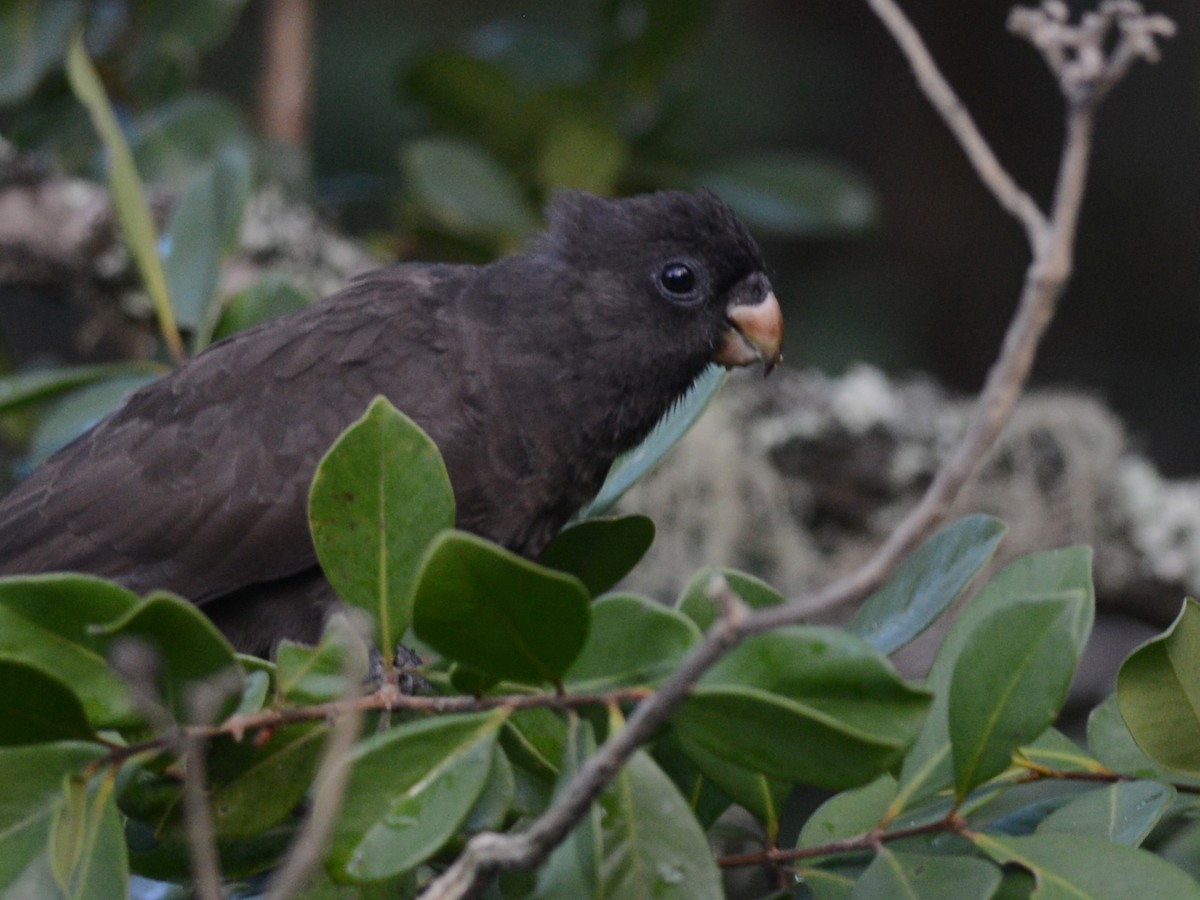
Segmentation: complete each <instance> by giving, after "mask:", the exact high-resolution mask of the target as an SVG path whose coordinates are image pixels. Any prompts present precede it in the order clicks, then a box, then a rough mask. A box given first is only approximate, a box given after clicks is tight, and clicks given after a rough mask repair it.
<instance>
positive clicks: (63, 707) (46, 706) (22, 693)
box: [0, 657, 92, 747]
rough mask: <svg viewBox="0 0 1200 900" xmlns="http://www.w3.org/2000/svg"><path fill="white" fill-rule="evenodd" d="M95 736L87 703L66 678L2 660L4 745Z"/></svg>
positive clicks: (0, 737) (0, 733) (0, 731)
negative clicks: (88, 715) (85, 703)
mask: <svg viewBox="0 0 1200 900" xmlns="http://www.w3.org/2000/svg"><path fill="white" fill-rule="evenodd" d="M90 737H92V727H91V725H89V724H88V719H87V713H85V712H84V709H83V703H82V702H80V700H79V698H78V697H77V696H76V695H75V692H74V691H73V690H71V688H70V686H68V685H67V683H66V682H64V681H63V680H62V679H60V678H58V677H57V676H55V675H52V674H50V672H49V671H46V670H43V669H40V668H37V667H35V666H32V665H30V664H29V663H27V662H23V661H20V660H14V659H10V658H6V657H0V746H8V747H11V746H16V745H20V744H40V743H46V742H49V741H70V740H84V739H87V738H90Z"/></svg>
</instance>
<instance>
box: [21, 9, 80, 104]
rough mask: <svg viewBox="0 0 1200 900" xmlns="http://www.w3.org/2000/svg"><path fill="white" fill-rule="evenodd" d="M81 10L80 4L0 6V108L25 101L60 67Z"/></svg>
mask: <svg viewBox="0 0 1200 900" xmlns="http://www.w3.org/2000/svg"><path fill="white" fill-rule="evenodd" d="M82 8H83V4H82V3H80V2H79V0H6V2H4V3H0V106H6V105H8V104H10V103H15V102H16V101H18V100H22V99H24V98H25V97H26V96H27V95H28V94H30V93H32V91H33V89H34V88H35V87H37V85H38V82H39V81H41V80H42V77H43V76H45V75H46V74H47V73H49V72H51V71H52V70H54V69H56V68H57V67H58V66H59V65H61V64H62V58H63V54H64V53H66V51H67V43H68V42H69V40H70V38H71V31H72V29H73V28H74V27H75V23H76V21H78V19H79V14H80V12H81V11H82Z"/></svg>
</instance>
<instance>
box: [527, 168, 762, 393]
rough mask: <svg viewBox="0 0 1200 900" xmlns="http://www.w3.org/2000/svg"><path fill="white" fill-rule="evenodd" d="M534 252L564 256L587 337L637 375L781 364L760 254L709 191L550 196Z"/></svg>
mask: <svg viewBox="0 0 1200 900" xmlns="http://www.w3.org/2000/svg"><path fill="white" fill-rule="evenodd" d="M547 219H548V222H549V228H548V230H547V232H546V233H545V234H544V235H543V236H542V237H541V238H540V239H539V242H538V245H537V249H538V250H539V251H540V252H542V253H549V254H552V255H553V256H554V257H556V258H557V259H558V260H559V261H560V262H561V263H565V264H566V265H567V266H568V267H569V269H570V270H571V272H572V273H574V274H575V275H577V276H578V278H579V281H580V289H581V292H582V294H583V295H584V296H586V297H587V298H588V306H587V308H586V309H584V310H582V311H581V313H580V314H581V315H583V316H585V321H586V325H587V326H588V328H589V331H590V334H591V336H592V338H593V339H594V340H595V341H597V342H598V343H600V344H602V345H610V346H612V347H613V348H614V349H613V352H616V353H619V354H621V355H622V356H624V357H625V358H627V359H628V360H629V362H630V363H631V365H633V366H636V367H637V368H638V369H640V370H641V371H643V372H646V371H647V370H649V371H653V372H661V373H673V372H675V371H678V372H679V373H680V374H681V375H684V374H686V375H687V380H688V381H690V379H691V378H692V377H694V376H695V374H697V373H698V372H699V371H700V370H701V369H702V368H704V366H705V365H707V364H708V363H710V362H715V363H718V364H720V365H723V366H726V367H734V366H748V365H751V364H753V363H756V362H762V363H763V367H764V369H765V370H766V371H767V372H770V371H771V369H772V368H774V367H775V366H776V365H777V364H778V363H779V361H780V358H781V345H782V343H783V316H782V314H781V312H780V309H779V302H778V301H777V300H776V298H775V293H774V291H773V290H772V289H771V283H770V281H769V280H768V278H767V275H766V271H765V269H766V266H765V264H764V262H763V258H762V252H761V251H760V250H759V248H758V245H757V244H756V243H755V241H754V238H752V237H751V236H750V233H749V231H747V230H746V227H745V226H744V225H743V224H742V223H741V222H740V221H739V220H738V218H737V217H736V216H735V215H734V214H733V212H732V211H731V210H730V209H729V207H728V206H726V205H725V204H724V203H723V202H722V201H721V200H720V199H719V198H718V197H717V196H716V194H713V193H712V192H711V191H700V192H698V193H688V192H685V191H660V192H657V193H653V194H643V195H640V196H637V197H630V198H626V199H619V200H605V199H600V198H598V197H593V196H590V195H588V194H582V193H579V192H575V191H564V192H561V193H559V194H557V195H556V196H555V199H554V200H553V201H552V203H551V205H550V207H549V209H548V211H547Z"/></svg>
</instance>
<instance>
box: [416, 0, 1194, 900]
mask: <svg viewBox="0 0 1200 900" xmlns="http://www.w3.org/2000/svg"><path fill="white" fill-rule="evenodd" d="M867 3H868V4H869V5H870V6H871V8H872V9H873V10H874V11H875V13H876V15H877V16H878V17H879V19H880V20H881V21H882V22H883V24H884V25H885V26H886V27H887V29H888V30H889V31H890V32H891V34H892V36H893V37H894V38H895V40H896V42H897V43H898V44H899V45H900V48H901V49H902V50H903V51H904V53H905V55H906V56H907V57H908V60H909V63H910V65H911V66H912V68H913V71H914V73H915V75H916V78H917V81H918V83H919V84H920V86H921V88H922V90H923V91H924V92H925V93H926V95H927V96H928V98H929V100H930V102H931V103H932V104H933V106H934V107H935V109H937V111H938V112H939V113H940V114H941V116H942V118H943V119H944V120H945V122H946V125H947V127H949V129H950V131H951V132H952V133H953V134H954V136H955V137H956V138H957V139H958V141H959V143H960V144H961V145H962V147H963V150H964V152H965V153H966V154H967V158H968V159H969V160H970V162H971V164H972V165H973V166H974V168H975V170H976V172H977V173H978V174H979V177H980V179H981V180H982V181H983V183H984V184H985V185H986V186H987V187H988V189H989V190H990V191H991V192H992V193H993V195H994V196H995V197H996V200H997V202H999V203H1000V205H1001V206H1002V207H1003V208H1004V209H1006V210H1007V211H1008V212H1009V213H1010V214H1011V215H1013V216H1014V217H1015V218H1016V219H1017V220H1018V221H1019V222H1020V223H1021V224H1022V226H1023V227H1024V229H1025V231H1026V234H1027V236H1028V239H1029V244H1030V247H1031V251H1032V257H1033V258H1032V260H1031V262H1030V264H1029V267H1028V269H1027V271H1026V277H1025V282H1024V285H1023V287H1022V289H1021V296H1020V300H1019V304H1018V307H1017V311H1016V314H1015V315H1014V317H1013V320H1012V323H1011V324H1010V326H1009V329H1008V331H1007V333H1006V334H1005V337H1004V342H1003V345H1002V347H1001V349H1000V353H999V356H998V358H997V359H996V361H995V363H994V364H993V365H992V368H991V370H990V371H989V373H988V377H987V380H986V382H985V385H984V388H983V391H982V393H981V395H980V397H979V400H978V401H977V404H976V409H975V412H974V414H973V416H972V418H971V420H970V422H969V424H968V427H967V430H966V433H965V434H964V435H963V437H962V438H961V439H960V441H959V443H958V445H957V448H956V449H955V451H954V452H953V454H952V455H951V456H950V458H949V459H948V460H947V462H946V464H945V465H944V466H943V467H942V469H941V470H940V471H939V472H938V474H937V476H936V477H935V478H934V480H933V482H932V483H931V484H930V486H929V488H928V490H927V491H926V493H925V495H924V497H923V498H922V499H921V501H920V502H919V503H918V505H917V506H916V507H915V508H914V509H913V510H912V511H911V512H910V513H909V514H908V515H907V516H906V517H905V519H904V520H903V521H902V522H901V523H900V525H899V527H897V529H896V530H895V531H894V532H893V533H892V534H891V536H890V537H889V538H888V540H887V541H885V542H884V544H883V545H882V546H881V547H880V548H879V550H877V551H876V552H875V554H874V555H873V556H872V557H871V558H870V559H869V560H868V561H867V562H866V563H865V564H864V565H863V566H862V567H861V568H859V569H858V570H857V571H856V572H854V573H852V574H850V575H849V576H847V577H845V578H842V579H839V580H838V581H836V582H834V583H833V584H831V585H829V586H828V587H826V588H825V589H823V590H821V591H817V592H815V593H812V594H809V595H807V596H803V597H800V598H798V599H795V600H792V601H790V602H788V603H786V604H784V605H782V606H777V607H769V608H766V609H762V610H757V611H753V612H749V611H747V610H746V608H745V607H744V605H743V604H741V603H740V602H733V601H731V600H730V599H729V598H728V597H723V598H721V599H722V602H719V604H718V605H719V606H720V607H721V608H722V610H723V612H724V615H723V617H722V618H721V619H720V620H719V621H718V622H717V623H716V624H715V625H714V626H713V627H712V628H711V629H710V631H709V633H708V635H707V636H706V637H705V639H704V641H702V642H701V643H700V644H699V645H698V646H697V647H695V648H694V649H693V650H692V652H691V653H690V654H689V655H688V657H687V658H686V659H685V660H684V661H683V663H682V664H681V666H680V667H679V669H678V670H676V672H675V673H674V674H673V675H672V676H671V678H669V679H668V680H667V681H666V682H665V683H664V684H663V685H662V688H661V689H660V690H659V691H658V692H657V693H656V694H655V695H654V696H652V697H650V698H649V699H647V700H645V701H643V702H642V703H640V704H639V705H638V707H637V709H636V710H635V711H634V713H633V715H631V716H630V718H629V720H628V723H627V725H626V727H625V728H624V729H623V730H622V731H621V732H619V733H618V734H616V735H615V736H613V737H612V738H611V739H610V740H609V741H607V742H606V743H605V744H604V745H603V747H601V748H600V750H599V751H598V752H597V753H596V754H595V755H594V756H592V757H591V758H590V759H589V760H588V761H587V763H586V764H585V765H584V766H583V767H582V768H581V770H580V771H579V773H578V775H577V776H576V777H575V779H574V780H573V781H572V782H571V784H570V785H569V786H568V788H567V790H565V791H564V792H563V793H562V794H561V795H560V796H559V797H558V798H557V799H556V800H555V801H554V802H553V803H552V804H551V805H550V806H549V808H547V810H546V811H545V812H544V813H543V814H542V815H541V816H539V817H538V818H537V819H536V820H534V821H533V822H532V823H531V824H530V826H529V827H528V828H527V829H526V830H525V831H523V832H518V833H514V834H506V835H499V834H492V833H484V834H480V835H477V836H476V837H474V838H472V839H471V840H470V841H469V842H468V844H467V846H466V849H465V850H464V851H463V853H462V854H461V855H460V856H459V858H458V859H457V860H456V861H455V862H454V863H453V864H451V866H450V867H449V868H448V869H446V870H445V872H443V873H442V874H441V875H440V876H439V877H438V878H436V879H435V880H434V881H432V882H431V883H430V884H429V886H428V888H427V890H426V892H425V893H424V894H423V897H424V898H426V900H450V898H462V897H468V896H471V895H472V894H474V893H475V892H477V891H478V890H479V889H481V888H482V886H483V885H484V884H485V883H486V882H487V881H488V880H489V879H490V878H491V877H492V875H493V874H494V873H495V872H497V871H499V870H501V869H517V868H530V867H532V866H535V865H537V864H538V863H539V862H540V861H542V860H543V859H545V857H546V855H547V854H548V853H549V852H550V850H551V849H552V848H553V847H554V846H555V845H556V844H557V843H558V842H560V841H561V840H562V839H563V838H564V837H565V836H566V835H567V834H568V833H569V832H570V830H571V829H572V828H573V827H574V826H575V825H576V824H577V823H578V822H579V821H580V820H581V819H582V818H583V816H584V815H585V814H586V813H587V810H588V808H589V807H590V805H591V803H592V802H593V801H594V800H595V799H596V798H597V797H598V796H599V794H600V793H601V792H602V791H603V790H604V789H605V787H607V785H608V784H609V783H610V782H611V781H612V779H613V777H614V776H615V774H616V772H617V771H618V770H619V769H620V767H621V766H622V765H624V764H625V763H626V762H627V761H628V760H629V758H630V757H631V756H632V755H633V754H634V752H636V751H637V749H638V748H639V747H641V746H642V745H643V744H645V743H646V742H647V741H649V740H650V739H651V737H653V735H654V733H655V732H656V731H657V730H658V729H659V728H660V727H661V726H662V725H663V724H664V723H665V722H666V721H667V719H668V718H669V717H670V715H671V714H672V713H674V712H675V710H676V709H677V708H678V707H679V706H680V705H681V704H682V703H683V702H684V700H686V699H687V697H688V695H689V693H690V692H691V688H692V686H693V685H694V684H696V682H697V681H698V680H699V679H700V677H701V676H702V675H703V674H704V672H705V671H706V670H707V669H708V668H709V667H710V666H711V665H712V664H713V663H715V662H716V661H717V660H718V659H720V657H721V656H722V655H724V654H725V653H726V652H727V651H728V650H729V649H730V648H732V647H733V646H734V645H736V644H737V643H738V642H739V641H741V640H742V639H743V638H744V637H746V636H748V635H750V634H755V633H759V632H763V631H768V630H771V629H773V628H778V627H780V626H782V625H787V624H792V623H796V622H801V621H803V620H804V619H806V618H808V617H810V616H811V615H813V614H814V613H816V612H819V611H821V610H826V609H829V608H831V607H834V606H837V605H840V604H842V603H845V602H849V601H853V600H858V599H861V598H862V597H864V596H866V595H867V594H868V593H869V592H870V591H871V590H873V589H874V588H876V587H878V586H879V585H880V584H882V583H883V581H884V579H885V578H887V576H888V575H889V574H890V573H891V572H892V571H893V570H894V568H895V567H896V566H897V565H898V564H899V563H900V561H901V560H902V559H903V558H904V556H905V555H906V554H907V553H908V552H909V551H911V550H912V549H914V548H915V547H916V546H917V544H919V543H920V542H921V541H922V540H923V539H924V538H925V537H926V536H927V535H928V534H929V533H930V532H931V531H932V530H933V528H934V527H935V526H936V525H937V524H938V523H939V522H940V521H941V520H942V519H943V518H944V517H945V515H946V513H947V511H948V510H949V508H950V504H951V502H952V500H953V499H954V496H955V495H956V494H957V493H958V491H959V489H960V488H961V487H962V486H963V485H964V484H965V483H966V481H967V480H968V479H969V478H970V477H971V475H972V474H973V473H974V471H975V469H976V468H977V466H978V465H979V462H980V460H981V459H982V458H983V455H984V453H985V451H986V450H987V449H988V447H989V446H991V444H992V443H993V441H994V440H995V439H996V437H997V436H998V435H999V434H1000V431H1001V430H1002V429H1003V427H1004V425H1005V423H1006V422H1007V421H1008V417H1009V415H1010V413H1011V412H1012V409H1013V406H1014V405H1015V403H1016V400H1017V397H1018V396H1019V395H1020V392H1021V390H1022V388H1023V387H1024V384H1025V381H1026V379H1027V378H1028V375H1029V371H1030V369H1031V368H1032V366H1033V360H1034V357H1035V355H1036V352H1037V347H1038V344H1039V342H1040V340H1041V338H1042V335H1043V334H1044V333H1045V331H1046V328H1047V327H1048V326H1049V324H1050V321H1051V319H1052V318H1053V316H1054V310H1055V306H1056V304H1057V301H1058V298H1059V297H1060V296H1061V295H1062V292H1063V290H1064V289H1065V287H1066V283H1067V280H1068V278H1069V277H1070V274H1071V259H1072V255H1073V251H1074V242H1075V232H1076V226H1077V223H1078V216H1079V208H1080V205H1081V201H1082V197H1083V188H1084V184H1085V181H1086V177H1087V166H1088V159H1089V156H1090V150H1091V133H1092V125H1093V120H1094V114H1095V110H1096V106H1097V104H1098V103H1099V101H1100V100H1101V99H1102V98H1103V96H1104V95H1105V94H1106V93H1107V90H1108V89H1109V88H1110V87H1111V85H1112V84H1115V83H1116V81H1117V80H1119V79H1120V77H1121V76H1122V75H1123V74H1124V73H1125V71H1127V69H1128V67H1129V64H1130V63H1131V62H1132V60H1133V59H1134V58H1136V57H1137V56H1141V57H1143V58H1146V59H1152V58H1153V51H1152V49H1151V50H1150V51H1148V50H1147V45H1149V46H1150V47H1151V48H1152V47H1153V38H1154V37H1155V36H1165V35H1167V34H1169V33H1170V30H1169V28H1168V27H1167V26H1164V25H1163V24H1162V22H1163V21H1165V20H1161V17H1146V16H1144V15H1143V14H1142V12H1141V7H1140V6H1139V5H1138V4H1136V3H1132V2H1128V0H1107V2H1105V3H1104V4H1102V6H1101V12H1100V13H1097V14H1095V15H1097V16H1100V17H1101V18H1100V20H1096V21H1100V22H1101V23H1106V24H1105V27H1103V28H1101V27H1099V26H1098V25H1097V24H1096V21H1093V20H1091V19H1088V18H1087V17H1085V20H1084V22H1083V24H1081V26H1079V28H1078V29H1070V28H1067V29H1064V28H1063V27H1062V22H1063V19H1064V18H1065V17H1059V16H1058V13H1059V11H1060V10H1059V7H1060V6H1061V5H1062V4H1060V3H1058V2H1057V0H1050V2H1048V3H1046V4H1043V7H1042V8H1041V10H1040V13H1039V11H1037V10H1035V11H1029V10H1026V11H1023V13H1020V14H1018V13H1015V14H1014V17H1015V18H1016V19H1018V20H1020V21H1024V22H1025V23H1026V24H1027V26H1028V27H1026V28H1017V29H1016V30H1017V31H1018V32H1020V33H1022V34H1023V35H1024V36H1025V37H1027V38H1028V39H1029V40H1030V41H1031V42H1032V43H1033V44H1034V45H1035V46H1037V47H1038V48H1039V49H1041V50H1042V52H1043V55H1046V54H1047V50H1046V49H1045V48H1048V47H1049V48H1053V47H1056V46H1057V47H1059V48H1060V49H1059V50H1058V51H1053V50H1052V51H1051V53H1052V54H1053V53H1061V55H1062V56H1063V58H1064V59H1066V58H1067V57H1070V56H1072V55H1078V54H1080V53H1081V52H1084V51H1082V50H1081V49H1080V47H1081V46H1082V45H1083V43H1084V37H1086V38H1087V40H1089V41H1091V44H1089V45H1088V47H1089V49H1087V50H1086V53H1088V54H1099V55H1100V58H1101V59H1102V60H1103V61H1104V65H1101V66H1093V67H1092V68H1091V69H1090V70H1089V71H1091V72H1092V79H1093V80H1092V82H1091V83H1092V89H1090V90H1086V91H1081V90H1080V88H1079V83H1080V82H1079V79H1078V78H1077V77H1076V75H1075V74H1073V75H1072V78H1071V79H1068V78H1067V77H1066V75H1065V74H1064V70H1059V69H1056V70H1055V71H1056V73H1057V74H1058V75H1059V82H1060V88H1061V89H1062V91H1063V93H1064V95H1065V96H1066V97H1067V100H1068V114H1067V130H1066V135H1065V138H1064V147H1063V151H1062V157H1061V161H1060V166H1059V175H1058V183H1057V186H1056V189H1055V195H1054V201H1053V206H1052V214H1051V217H1050V219H1049V220H1047V219H1046V217H1045V216H1044V215H1043V214H1042V212H1041V211H1040V210H1039V209H1038V207H1037V205H1036V203H1034V201H1033V200H1032V199H1031V198H1030V197H1029V195H1028V194H1027V193H1026V192H1025V191H1023V190H1022V189H1021V188H1020V187H1019V186H1018V185H1017V184H1016V183H1015V182H1014V181H1013V179H1012V177H1011V176H1010V175H1009V174H1008V173H1007V172H1006V171H1005V169H1004V168H1003V166H1001V165H1000V163H999V161H998V160H997V159H996V156H995V154H994V153H993V152H992V150H991V148H990V147H989V146H988V144H987V142H986V140H985V139H984V138H983V136H982V135H981V134H980V133H979V131H978V129H977V128H976V127H975V124H974V122H973V121H972V120H971V117H970V116H969V114H968V113H967V111H966V109H965V107H964V106H963V105H962V102H961V101H960V100H959V99H958V97H957V95H955V93H954V91H953V90H952V89H951V88H950V86H949V84H948V83H947V82H946V80H945V78H944V77H943V76H942V75H941V73H940V72H939V71H938V69H937V66H936V64H935V63H934V62H933V59H932V57H931V56H930V55H929V51H928V50H927V49H926V47H925V45H924V42H923V41H922V40H921V38H920V35H919V34H918V33H917V31H916V29H915V28H913V26H912V24H911V23H910V22H909V21H908V19H907V17H905V15H904V13H903V12H902V11H901V10H900V8H899V7H898V6H897V5H896V4H895V2H893V0H867ZM1026 13H1027V14H1029V16H1031V17H1032V18H1029V19H1026V20H1021V19H1020V16H1021V15H1022V14H1026ZM1039 14H1040V15H1041V17H1042V20H1044V22H1045V24H1044V25H1043V24H1038V21H1041V20H1038V21H1035V20H1037V19H1038V15H1039ZM1139 23H1140V24H1139ZM1113 26H1116V27H1118V30H1119V32H1120V34H1119V36H1118V39H1117V41H1116V43H1115V46H1114V47H1113V49H1112V51H1111V52H1106V50H1105V41H1106V39H1107V36H1108V33H1109V29H1110V28H1111V27H1113ZM1056 34H1057V35H1058V37H1057V38H1056V37H1055V35H1056ZM1068 44H1072V46H1073V49H1072V48H1071V47H1068V46H1067V45H1068ZM1056 58H1057V57H1056ZM1052 68H1054V65H1053V64H1052ZM1072 72H1073V73H1074V72H1075V70H1072ZM715 590H716V591H718V592H720V591H722V590H724V591H728V590H729V589H728V586H727V585H726V586H724V587H723V589H722V586H721V585H716V586H715ZM718 597H720V594H718Z"/></svg>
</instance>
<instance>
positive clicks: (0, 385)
mask: <svg viewBox="0 0 1200 900" xmlns="http://www.w3.org/2000/svg"><path fill="white" fill-rule="evenodd" d="M167 371H168V370H167V369H166V367H164V366H161V365H159V364H157V363H152V362H141V361H133V362H121V363H102V364H100V365H94V366H67V367H64V368H61V369H35V370H34V371H31V372H22V373H20V374H19V375H7V376H5V377H3V378H0V411H4V412H11V411H13V410H17V409H22V408H23V407H25V406H28V405H30V404H33V403H40V402H42V401H44V400H53V399H54V398H56V397H60V396H62V395H63V394H66V393H69V392H71V391H74V390H76V389H78V388H81V387H85V386H87V385H89V384H95V383H96V382H100V381H108V380H109V379H118V378H123V377H125V376H129V375H132V376H135V377H139V378H140V377H143V376H151V377H153V376H156V375H165V374H166V373H167Z"/></svg>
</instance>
